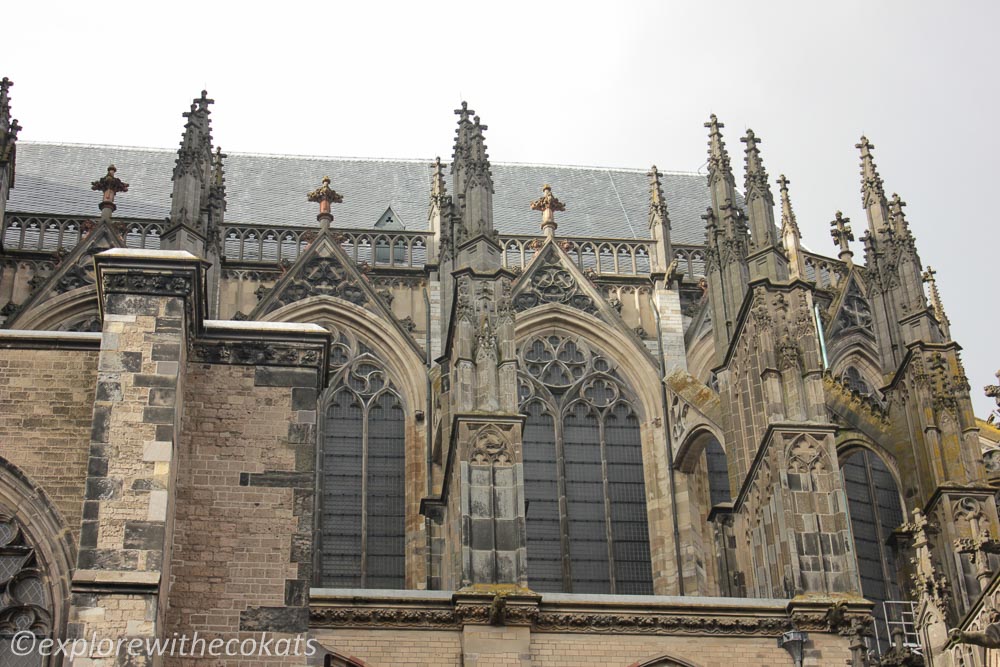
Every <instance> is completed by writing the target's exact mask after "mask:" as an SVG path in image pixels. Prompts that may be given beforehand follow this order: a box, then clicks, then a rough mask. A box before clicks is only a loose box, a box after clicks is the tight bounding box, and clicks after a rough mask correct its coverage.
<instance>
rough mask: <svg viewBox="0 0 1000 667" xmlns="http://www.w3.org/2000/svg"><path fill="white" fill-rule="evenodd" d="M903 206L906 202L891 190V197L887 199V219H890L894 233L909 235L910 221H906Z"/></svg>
mask: <svg viewBox="0 0 1000 667" xmlns="http://www.w3.org/2000/svg"><path fill="white" fill-rule="evenodd" d="M904 206H906V202H905V201H903V200H902V199H900V198H899V195H898V194H896V193H895V192H893V193H892V199H890V200H889V219H890V220H891V221H892V224H893V227H894V231H895V232H896V233H898V234H902V235H903V236H906V237H908V236H910V235H911V234H910V223H908V222H907V221H906V214H905V213H904V212H903V207H904Z"/></svg>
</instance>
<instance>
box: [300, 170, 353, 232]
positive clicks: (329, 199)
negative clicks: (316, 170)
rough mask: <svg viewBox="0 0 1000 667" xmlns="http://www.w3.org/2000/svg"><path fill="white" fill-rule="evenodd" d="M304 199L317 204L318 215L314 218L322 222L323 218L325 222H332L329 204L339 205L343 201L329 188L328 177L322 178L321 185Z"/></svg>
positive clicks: (338, 194)
mask: <svg viewBox="0 0 1000 667" xmlns="http://www.w3.org/2000/svg"><path fill="white" fill-rule="evenodd" d="M306 199H307V200H308V201H311V202H316V203H318V204H319V215H318V216H316V219H317V220H320V221H323V219H324V218H325V219H326V221H327V222H330V221H332V220H333V215H332V214H331V213H330V204H331V203H332V204H340V203H342V202H343V201H344V198H343V197H342V196H341V195H340V193H338V192H337V191H336V190H334V189H333V188H331V187H330V177H329V176H324V177H323V184H322V185H320V186H319V187H318V188H316V189H315V190H313V191H312V192H310V193H309V194H308V195H306Z"/></svg>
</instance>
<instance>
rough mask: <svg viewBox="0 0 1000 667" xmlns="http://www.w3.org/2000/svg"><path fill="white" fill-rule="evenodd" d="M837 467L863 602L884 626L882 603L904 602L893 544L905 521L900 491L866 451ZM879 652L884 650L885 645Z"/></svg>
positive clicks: (885, 468)
mask: <svg viewBox="0 0 1000 667" xmlns="http://www.w3.org/2000/svg"><path fill="white" fill-rule="evenodd" d="M840 467H841V471H842V472H843V476H844V488H845V491H846V494H847V506H848V513H849V515H850V519H851V532H852V534H853V535H854V549H855V552H856V554H857V559H858V571H859V573H860V576H861V592H862V594H863V595H864V597H865V599H867V600H871V601H872V602H874V603H875V609H874V610H873V611H874V613H875V616H876V619H878V620H879V621H880V622H883V623H884V621H885V617H884V611H885V610H884V607H883V605H882V603H883V602H887V601H891V600H903V599H906V595H905V591H904V590H903V588H902V587H901V586H900V585H899V570H898V564H897V554H896V550H895V548H894V543H893V531H894V530H895V529H896V528H898V527H899V526H900V525H901V524H902V523H903V518H904V517H903V508H902V505H901V503H900V500H899V488H898V487H897V486H896V480H895V478H894V477H893V475H892V472H891V471H890V470H889V467H888V466H887V465H886V464H885V462H884V461H883V460H882V459H881V458H880V457H879V456H878V455H876V454H874V453H873V452H871V451H869V450H867V449H857V450H855V451H853V452H851V453H849V454H848V455H847V456H846V457H843V459H842V461H841V464H840ZM891 620H898V619H891ZM881 627H884V624H883V625H882V626H881ZM880 639H883V638H880ZM881 648H883V649H884V648H887V645H886V646H882V647H881Z"/></svg>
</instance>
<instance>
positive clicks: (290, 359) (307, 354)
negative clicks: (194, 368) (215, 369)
mask: <svg viewBox="0 0 1000 667" xmlns="http://www.w3.org/2000/svg"><path fill="white" fill-rule="evenodd" d="M191 360H192V361H195V362H199V363H207V364H232V365H240V366H255V365H258V364H260V365H268V366H319V365H320V363H321V360H322V355H321V354H320V352H319V351H318V350H316V349H315V348H301V347H293V346H290V345H282V344H280V343H268V342H262V341H245V342H244V341H240V342H223V343H210V342H206V341H199V342H197V343H195V345H194V348H193V349H192V354H191Z"/></svg>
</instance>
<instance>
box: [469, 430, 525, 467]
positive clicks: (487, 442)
mask: <svg viewBox="0 0 1000 667" xmlns="http://www.w3.org/2000/svg"><path fill="white" fill-rule="evenodd" d="M470 459H471V461H472V463H478V464H487V465H509V464H511V463H513V462H514V456H513V454H512V452H511V448H510V442H509V441H508V440H507V438H506V437H504V435H503V434H502V433H500V432H499V431H498V430H497V429H495V428H491V427H489V426H486V427H484V428H483V429H481V430H480V431H479V433H477V434H476V440H475V442H474V444H473V446H472V455H471V456H470Z"/></svg>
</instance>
